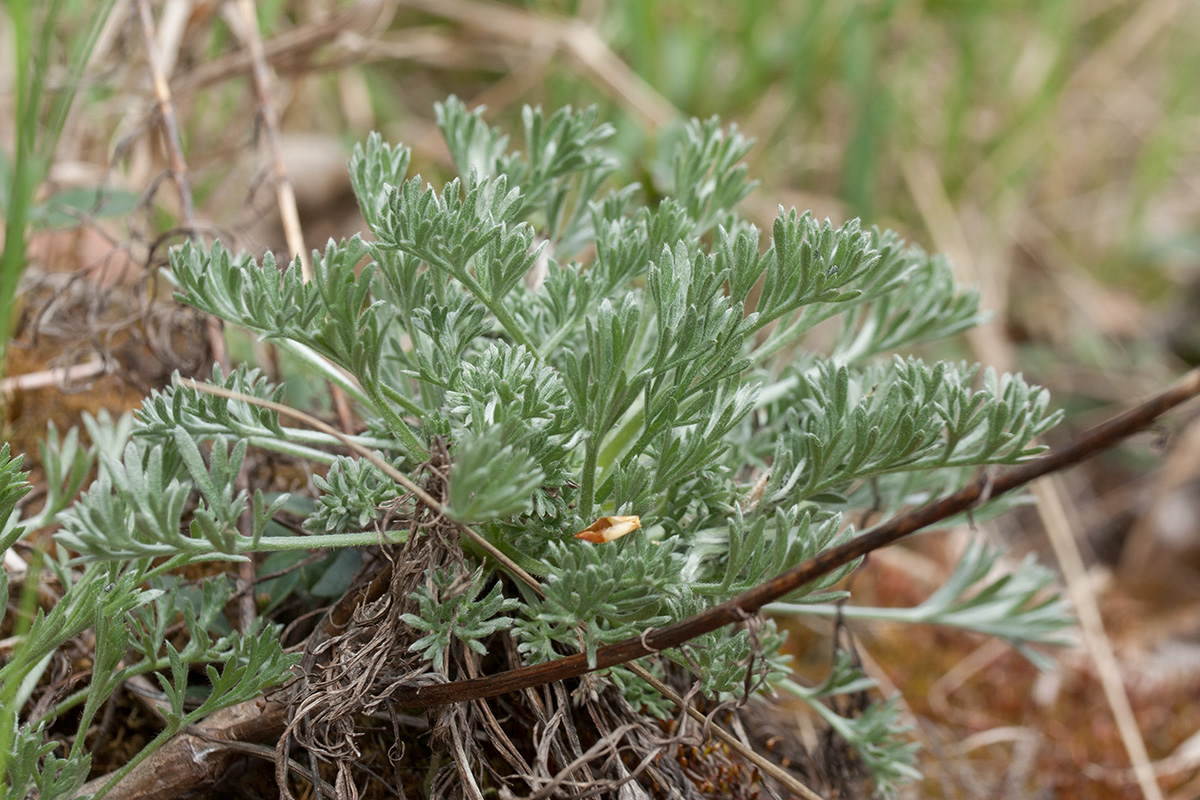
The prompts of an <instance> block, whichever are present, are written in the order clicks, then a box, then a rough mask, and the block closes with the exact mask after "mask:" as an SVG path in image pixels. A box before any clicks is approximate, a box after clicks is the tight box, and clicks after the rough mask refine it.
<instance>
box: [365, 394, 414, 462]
mask: <svg viewBox="0 0 1200 800" xmlns="http://www.w3.org/2000/svg"><path fill="white" fill-rule="evenodd" d="M364 388H365V389H366V390H367V392H368V393H369V394H370V396H371V399H372V401H374V405H375V408H376V410H377V411H378V412H379V415H380V416H381V417H383V421H384V422H385V423H387V426H388V428H389V429H390V430H391V432H392V433H394V434H395V435H396V437H397V438H399V440H400V443H401V444H403V445H404V447H405V449H407V450H408V455H409V456H410V457H419V456H424V455H426V451H425V445H423V444H421V440H420V439H418V438H417V435H416V434H415V433H413V432H412V428H410V427H408V423H407V422H405V421H404V419H403V418H402V417H401V416H400V415H399V414H397V413H396V412H395V410H394V409H393V408H392V406H391V404H390V403H389V402H388V401H387V398H386V397H384V396H383V392H382V391H381V389H380V386H379V383H378V382H376V381H372V382H371V383H370V385H368V386H365V387H364ZM416 460H418V461H419V460H420V458H416Z"/></svg>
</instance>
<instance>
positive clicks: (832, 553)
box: [393, 369, 1200, 708]
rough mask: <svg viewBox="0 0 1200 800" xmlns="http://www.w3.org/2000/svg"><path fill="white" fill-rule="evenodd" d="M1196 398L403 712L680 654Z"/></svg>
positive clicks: (1174, 391)
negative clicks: (661, 619)
mask: <svg viewBox="0 0 1200 800" xmlns="http://www.w3.org/2000/svg"><path fill="white" fill-rule="evenodd" d="M1196 395H1200V369H1196V370H1193V371H1191V372H1189V373H1188V374H1187V375H1185V376H1184V378H1183V379H1182V380H1180V381H1179V382H1178V383H1176V384H1175V385H1174V386H1172V387H1170V388H1169V389H1167V390H1165V391H1163V392H1162V393H1161V394H1158V395H1156V396H1155V397H1153V398H1151V399H1150V400H1147V401H1146V402H1144V403H1142V404H1141V405H1139V406H1137V407H1136V408H1133V409H1131V410H1129V411H1127V412H1125V413H1124V414H1120V415H1118V416H1116V417H1113V418H1112V419H1110V420H1108V421H1107V422H1104V423H1101V424H1100V425H1097V426H1096V427H1094V428H1092V429H1090V430H1088V431H1085V432H1084V433H1082V434H1080V435H1079V436H1078V437H1077V438H1076V439H1075V440H1074V441H1072V442H1069V443H1068V444H1066V445H1064V446H1063V447H1060V448H1058V449H1056V450H1052V451H1050V452H1049V453H1046V454H1045V455H1043V456H1040V457H1038V458H1035V459H1032V460H1030V461H1027V462H1025V463H1024V464H1020V465H1018V466H1016V467H1013V468H1011V469H1008V470H1006V471H1004V472H1002V473H1000V474H999V475H996V476H992V475H990V474H988V473H986V472H985V473H984V474H983V475H981V476H980V477H979V478H977V479H976V480H974V481H973V482H972V483H971V484H969V485H968V486H967V487H966V488H964V489H962V490H960V491H958V492H955V493H954V494H952V495H948V496H946V497H943V498H941V499H940V500H934V501H933V502H931V503H928V504H926V505H924V506H921V507H920V508H918V509H915V510H914V511H911V512H909V513H907V514H904V515H902V516H899V517H896V518H894V519H892V520H889V521H888V522H885V523H884V524H882V525H880V526H879V527H877V528H874V529H872V530H869V531H867V532H866V533H863V534H861V535H860V536H857V537H855V538H854V539H851V540H850V541H849V542H846V543H845V544H842V545H840V546H838V547H834V548H832V549H830V550H826V551H825V552H824V553H821V554H820V555H818V556H816V557H814V558H812V559H810V560H808V561H805V562H804V563H803V564H798V565H797V566H795V567H793V568H791V569H789V570H787V571H786V572H783V573H781V574H779V575H777V576H775V577H774V578H772V579H771V580H769V581H766V582H764V583H761V584H759V585H758V586H756V587H754V588H753V589H750V590H749V591H747V592H744V593H742V594H740V595H738V596H737V597H735V598H733V599H732V600H728V601H726V602H724V603H721V604H720V605H717V606H714V607H712V608H710V609H708V610H707V611H703V612H701V613H699V614H696V615H695V616H692V617H688V618H687V619H685V620H681V621H679V622H676V623H675V624H673V625H669V626H667V627H665V628H660V629H657V630H654V629H651V630H649V631H646V632H645V633H644V634H642V635H641V636H635V637H633V638H631V639H626V640H625V641H623V642H618V643H616V644H613V645H609V646H608V647H603V648H600V649H599V650H597V651H596V664H595V666H594V667H589V666H588V661H587V657H586V656H585V655H584V654H582V653H577V654H575V655H570V656H566V657H564V658H560V659H556V660H554V661H547V662H544V663H542V664H534V665H532V666H528V667H521V668H518V669H513V670H508V671H506V672H501V673H497V674H495V675H490V676H488V677H485V678H476V679H473V680H463V681H453V682H450V683H442V684H436V685H433V686H420V687H411V688H405V689H401V690H400V691H398V692H396V693H395V694H394V695H393V696H394V697H395V699H396V702H397V703H398V704H399V705H402V706H406V707H408V708H428V707H430V706H438V705H445V704H447V703H457V702H462V701H464V700H477V699H481V698H486V697H495V696H497V695H502V694H508V693H509V692H515V691H519V690H521V689H528V688H532V687H535V686H541V685H543V684H547V683H554V682H556V681H562V680H566V679H568V678H575V677H579V676H580V675H584V674H586V673H588V672H592V671H594V670H598V669H605V668H608V667H614V666H617V665H618V664H625V663H627V662H630V661H633V660H635V659H638V658H642V657H644V656H648V655H651V654H652V653H656V652H658V651H660V650H665V649H667V648H670V647H678V646H679V645H681V644H683V643H684V642H687V641H689V640H691V639H694V638H696V637H697V636H701V635H703V634H705V633H708V632H710V631H714V630H716V629H718V628H721V627H723V626H725V625H729V624H731V623H735V622H741V621H742V620H744V619H746V618H747V617H748V616H750V615H753V614H755V613H757V612H758V611H759V610H760V609H761V608H762V607H763V606H765V605H766V604H767V603H771V602H774V601H776V600H779V599H780V598H782V597H784V596H785V595H788V594H790V593H792V592H794V591H796V590H797V589H799V588H801V587H802V586H804V585H805V584H807V583H809V582H811V581H813V580H816V579H817V578H820V577H821V576H823V575H827V574H829V573H830V572H832V571H833V570H835V569H837V568H838V567H841V566H843V565H845V564H848V563H850V562H851V561H854V560H855V559H858V558H861V557H862V556H864V555H866V554H867V553H869V552H871V551H872V550H878V549H879V548H881V547H886V546H887V545H889V544H893V543H894V542H896V541H898V540H900V539H902V538H904V537H905V536H907V535H909V534H910V533H913V532H915V531H918V530H921V529H922V528H925V527H928V526H930V525H933V524H934V523H936V522H940V521H941V520H944V519H946V518H948V517H952V516H954V515H955V514H960V513H962V512H964V511H969V510H970V509H972V508H974V507H976V506H978V505H980V504H981V503H984V502H987V501H988V500H991V499H992V498H995V497H999V496H1001V495H1003V494H1007V493H1009V492H1011V491H1013V490H1014V489H1019V488H1021V487H1022V486H1025V485H1026V484H1028V483H1030V482H1031V481H1033V480H1035V479H1036V478H1040V477H1042V476H1043V475H1047V474H1049V473H1051V472H1057V471H1058V470H1061V469H1063V468H1065V467H1067V466H1070V465H1073V464H1077V463H1079V462H1081V461H1084V460H1086V459H1088V458H1090V457H1092V456H1094V455H1096V454H1097V453H1099V452H1101V451H1103V450H1106V449H1108V448H1109V447H1112V446H1113V445H1114V444H1116V443H1117V442H1119V441H1121V440H1122V439H1124V438H1126V437H1128V436H1130V435H1132V434H1134V433H1137V432H1138V431H1140V430H1142V429H1144V428H1146V427H1147V426H1149V425H1150V424H1151V423H1153V422H1154V420H1156V419H1158V417H1160V416H1162V415H1163V414H1164V413H1166V412H1167V411H1169V410H1170V409H1172V408H1174V407H1175V406H1178V405H1180V404H1181V403H1183V402H1185V401H1187V400H1189V399H1191V398H1193V397H1195V396H1196Z"/></svg>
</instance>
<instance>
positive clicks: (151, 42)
mask: <svg viewBox="0 0 1200 800" xmlns="http://www.w3.org/2000/svg"><path fill="white" fill-rule="evenodd" d="M135 1H136V3H137V15H138V21H139V23H140V25H141V29H142V38H143V39H144V44H145V47H146V62H147V64H148V66H149V68H150V77H151V80H152V81H153V84H154V101H155V105H156V108H157V110H158V118H159V120H160V121H161V124H162V138H163V143H164V145H165V147H166V150H167V156H168V158H169V159H170V178H171V182H172V183H173V184H175V188H176V190H177V191H178V193H179V205H180V213H181V215H182V216H183V223H184V227H185V228H186V229H187V232H188V236H189V237H192V238H194V237H195V236H196V208H195V203H194V201H193V199H192V188H191V185H190V183H189V181H188V166H187V159H186V158H184V155H183V144H182V139H181V138H180V135H179V120H178V117H177V116H176V114H175V101H174V100H173V99H172V97H171V85H170V82H169V81H168V80H167V72H166V69H165V68H164V67H163V63H162V55H161V54H160V53H159V49H158V38H157V37H156V36H155V32H154V18H153V17H152V16H151V13H150V2H149V0H135ZM205 331H206V332H207V334H208V346H209V348H210V349H211V350H212V354H213V358H214V359H215V360H216V362H217V363H218V364H220V365H221V367H222V368H223V369H225V370H228V369H229V352H228V350H227V349H226V347H225V335H224V333H223V332H222V330H221V321H220V320H218V319H215V318H209V319H207V320H206V321H205Z"/></svg>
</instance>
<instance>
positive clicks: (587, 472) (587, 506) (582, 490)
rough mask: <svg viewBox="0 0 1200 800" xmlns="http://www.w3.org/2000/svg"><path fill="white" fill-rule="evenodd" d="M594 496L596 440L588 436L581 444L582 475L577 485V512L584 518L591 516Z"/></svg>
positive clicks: (587, 518)
mask: <svg viewBox="0 0 1200 800" xmlns="http://www.w3.org/2000/svg"><path fill="white" fill-rule="evenodd" d="M595 497H596V440H595V438H594V437H591V436H589V437H588V440H587V443H586V444H585V445H584V446H583V476H582V478H581V480H580V485H579V513H580V515H581V516H582V517H583V518H584V519H585V520H589V519H591V518H592V506H593V505H594V504H595Z"/></svg>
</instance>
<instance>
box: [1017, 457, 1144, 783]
mask: <svg viewBox="0 0 1200 800" xmlns="http://www.w3.org/2000/svg"><path fill="white" fill-rule="evenodd" d="M1033 492H1034V495H1035V496H1036V497H1037V501H1038V502H1037V509H1038V514H1039V515H1040V516H1041V518H1042V524H1043V525H1044V526H1045V528H1046V535H1047V536H1048V537H1049V539H1050V544H1051V546H1052V547H1053V548H1054V555H1055V558H1057V559H1058V565H1059V567H1060V568H1061V569H1062V572H1063V577H1064V578H1065V579H1066V583H1067V593H1068V595H1069V596H1070V598H1071V602H1072V603H1073V604H1074V606H1075V613H1076V614H1077V615H1078V616H1079V626H1080V628H1082V629H1083V642H1084V646H1085V647H1086V648H1087V651H1088V654H1089V655H1090V656H1091V658H1092V662H1093V663H1095V665H1096V671H1097V673H1098V675H1099V677H1100V685H1101V686H1102V687H1103V688H1104V697H1105V699H1106V700H1107V701H1108V707H1109V709H1110V710H1111V711H1112V715H1113V720H1114V721H1115V722H1116V723H1117V730H1118V731H1119V732H1120V734H1121V742H1122V744H1124V745H1125V751H1126V752H1127V753H1128V754H1129V760H1130V762H1131V763H1132V765H1133V770H1134V774H1135V775H1137V781H1138V786H1139V787H1141V790H1142V796H1143V797H1145V798H1146V800H1163V793H1162V789H1160V788H1159V786H1158V781H1157V780H1156V779H1155V777H1154V767H1153V766H1152V765H1151V763H1150V755H1149V753H1147V752H1146V742H1145V740H1143V739H1142V734H1141V731H1140V730H1138V726H1137V719H1136V718H1135V717H1134V716H1133V706H1132V705H1130V703H1129V695H1128V694H1127V693H1126V692H1125V682H1124V680H1123V679H1122V678H1121V668H1120V665H1118V664H1117V657H1116V655H1115V653H1114V652H1113V646H1112V641H1111V640H1110V639H1109V638H1108V633H1107V632H1105V630H1104V620H1103V619H1102V618H1101V616H1100V606H1099V605H1098V604H1097V602H1096V595H1095V593H1094V592H1093V591H1092V588H1091V585H1090V584H1089V582H1088V580H1087V575H1086V569H1085V567H1084V564H1083V556H1082V555H1080V553H1079V544H1078V543H1077V542H1076V541H1075V534H1074V532H1073V531H1072V530H1071V522H1070V519H1069V518H1068V517H1067V511H1066V508H1065V506H1064V504H1063V499H1062V494H1063V490H1062V487H1061V486H1059V485H1058V484H1057V483H1056V482H1055V481H1054V480H1053V478H1049V477H1048V478H1043V479H1041V480H1039V481H1036V482H1035V483H1034V484H1033Z"/></svg>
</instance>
